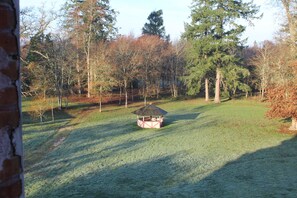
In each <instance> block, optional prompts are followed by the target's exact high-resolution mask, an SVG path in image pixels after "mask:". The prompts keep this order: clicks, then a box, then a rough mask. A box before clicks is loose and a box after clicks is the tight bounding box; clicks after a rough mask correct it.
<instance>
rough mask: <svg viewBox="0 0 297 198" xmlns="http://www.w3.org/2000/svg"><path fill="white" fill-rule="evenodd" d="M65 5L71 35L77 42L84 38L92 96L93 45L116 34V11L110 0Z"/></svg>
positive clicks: (84, 1)
mask: <svg viewBox="0 0 297 198" xmlns="http://www.w3.org/2000/svg"><path fill="white" fill-rule="evenodd" d="M65 7H66V10H67V18H66V24H67V26H68V27H70V26H71V27H72V28H71V29H70V31H72V32H70V33H72V34H71V35H74V39H76V41H75V42H77V43H78V42H79V39H80V38H79V37H81V38H82V39H81V42H82V47H83V48H82V49H83V50H82V51H83V52H84V54H85V65H86V70H87V90H88V97H90V94H91V89H92V87H91V85H92V83H91V82H92V76H93V75H92V73H91V72H92V68H91V65H92V64H91V63H90V61H91V59H90V55H91V47H92V46H93V45H94V43H95V42H96V41H99V40H109V39H111V38H112V37H113V36H114V35H115V34H116V28H115V21H116V12H115V11H114V10H113V9H111V7H110V5H109V0H71V1H70V2H69V3H67V4H66V6H65ZM77 59H79V58H77ZM77 64H78V63H77Z"/></svg>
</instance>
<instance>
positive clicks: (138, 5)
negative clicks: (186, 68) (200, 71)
mask: <svg viewBox="0 0 297 198" xmlns="http://www.w3.org/2000/svg"><path fill="white" fill-rule="evenodd" d="M41 2H42V1H40V0H23V1H20V6H21V8H24V7H27V6H37V5H41ZM64 2H65V0H47V1H46V5H47V6H48V7H55V8H56V9H58V8H59V7H60V6H61V5H62V4H63V3H64ZM191 2H192V0H110V5H111V7H112V8H113V9H114V10H116V11H118V12H119V13H118V15H117V23H116V26H117V27H118V28H119V33H120V34H122V35H127V34H130V33H132V34H134V35H135V36H139V35H141V29H142V27H143V26H144V24H145V23H146V22H147V17H148V16H149V14H150V13H151V12H152V11H157V10H160V9H162V10H163V19H164V26H165V31H166V34H170V38H171V40H177V39H178V38H179V37H180V35H181V33H182V32H183V31H184V23H185V22H187V23H189V22H190V14H191V11H190V5H191ZM267 2H268V1H267V0H256V1H254V3H256V4H257V5H259V6H261V9H260V12H261V13H263V17H262V19H259V20H254V21H253V26H247V29H246V32H245V33H244V34H243V37H242V38H248V41H247V44H248V45H252V44H253V43H254V41H257V42H261V41H264V40H272V39H273V37H274V34H275V32H276V31H277V30H278V28H279V25H278V24H279V23H280V22H281V16H280V14H279V12H278V10H277V9H276V8H273V7H272V6H271V5H268V4H267Z"/></svg>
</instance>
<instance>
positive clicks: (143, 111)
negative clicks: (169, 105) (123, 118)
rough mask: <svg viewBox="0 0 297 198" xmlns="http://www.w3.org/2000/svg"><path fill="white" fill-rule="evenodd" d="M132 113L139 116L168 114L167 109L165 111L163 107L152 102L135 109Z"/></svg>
mask: <svg viewBox="0 0 297 198" xmlns="http://www.w3.org/2000/svg"><path fill="white" fill-rule="evenodd" d="M132 113H134V114H136V115H139V116H161V115H165V114H167V111H164V110H163V109H161V108H159V107H156V106H155V105H151V104H150V105H146V106H145V107H142V108H140V109H138V110H136V111H133V112H132Z"/></svg>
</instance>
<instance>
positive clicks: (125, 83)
mask: <svg viewBox="0 0 297 198" xmlns="http://www.w3.org/2000/svg"><path fill="white" fill-rule="evenodd" d="M127 86H128V82H127V80H124V88H125V108H128V89H127Z"/></svg>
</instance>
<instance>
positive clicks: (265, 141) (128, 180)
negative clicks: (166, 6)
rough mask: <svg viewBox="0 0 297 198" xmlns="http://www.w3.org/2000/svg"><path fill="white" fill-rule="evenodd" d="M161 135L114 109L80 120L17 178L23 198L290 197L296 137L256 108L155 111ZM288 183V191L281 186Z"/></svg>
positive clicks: (179, 106)
mask: <svg viewBox="0 0 297 198" xmlns="http://www.w3.org/2000/svg"><path fill="white" fill-rule="evenodd" d="M160 107H161V108H163V109H165V110H166V111H168V112H169V114H168V116H167V117H166V119H167V121H166V125H165V127H164V128H162V129H160V130H157V129H153V130H149V129H140V128H138V127H137V126H136V118H135V116H134V115H132V114H129V112H131V111H133V110H134V109H133V108H132V109H122V110H121V109H118V110H115V111H110V112H105V113H101V114H100V113H99V112H96V111H94V112H93V113H92V114H90V115H88V116H84V117H82V118H80V124H79V125H77V126H75V128H74V129H73V131H72V132H71V133H70V134H69V136H68V137H67V139H66V140H65V141H64V142H63V144H61V145H60V146H59V147H58V148H56V149H55V150H53V151H50V152H48V154H47V155H46V156H45V157H44V159H43V160H42V161H41V162H39V163H36V164H34V165H32V166H31V167H30V168H29V171H28V172H27V174H26V175H25V181H26V194H27V197H82V196H85V197H255V196H260V197H263V196H264V197H265V196H268V197H270V196H271V195H275V196H276V197H281V196H287V197H293V195H295V194H296V189H297V186H296V183H297V181H296V177H295V176H296V164H297V156H296V155H295V149H296V146H297V141H296V137H293V136H288V135H283V134H278V133H275V131H276V129H277V127H276V126H277V125H278V122H277V121H275V120H267V119H265V118H264V113H265V108H264V107H263V106H262V105H261V104H251V103H250V102H246V101H238V102H234V101H232V102H226V103H224V104H221V105H212V104H210V105H205V104H203V103H202V102H200V101H196V100H194V101H179V102H172V103H163V104H160ZM288 183H289V184H288Z"/></svg>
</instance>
